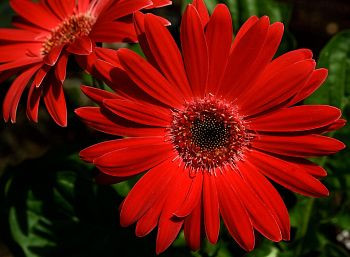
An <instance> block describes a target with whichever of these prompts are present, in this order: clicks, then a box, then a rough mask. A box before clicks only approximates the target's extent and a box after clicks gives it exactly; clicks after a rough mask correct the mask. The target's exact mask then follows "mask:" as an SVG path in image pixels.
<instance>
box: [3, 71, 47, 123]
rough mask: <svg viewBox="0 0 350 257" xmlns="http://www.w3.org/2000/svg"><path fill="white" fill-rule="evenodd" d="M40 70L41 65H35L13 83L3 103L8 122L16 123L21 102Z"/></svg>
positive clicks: (5, 118)
mask: <svg viewBox="0 0 350 257" xmlns="http://www.w3.org/2000/svg"><path fill="white" fill-rule="evenodd" d="M39 68H40V65H35V66H33V67H30V68H28V69H27V70H26V71H24V72H23V73H21V74H20V75H19V76H18V77H17V78H16V79H15V80H14V82H13V83H12V85H11V87H10V89H9V91H8V92H7V94H6V96H5V99H4V102H3V110H2V111H3V115H4V120H5V121H6V122H7V121H8V120H9V119H11V122H13V123H15V122H16V113H17V107H18V103H19V100H20V98H21V96H22V94H23V91H24V89H25V88H26V86H27V84H28V82H29V80H30V79H31V78H32V76H33V75H34V74H35V72H37V70H38V69H39Z"/></svg>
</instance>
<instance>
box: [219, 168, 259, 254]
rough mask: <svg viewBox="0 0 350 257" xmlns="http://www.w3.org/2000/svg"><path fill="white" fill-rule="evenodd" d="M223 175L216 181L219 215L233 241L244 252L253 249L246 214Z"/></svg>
mask: <svg viewBox="0 0 350 257" xmlns="http://www.w3.org/2000/svg"><path fill="white" fill-rule="evenodd" d="M226 179H227V178H226V175H225V174H219V175H218V176H217V179H216V185H217V188H220V190H218V195H219V203H220V213H221V216H222V218H223V220H224V223H225V225H226V227H227V229H228V231H229V232H230V234H231V236H232V237H233V238H234V239H235V241H236V242H237V243H238V244H239V245H240V246H241V247H242V248H243V249H245V250H247V251H251V250H253V249H254V244H255V237H254V230H253V226H252V223H251V221H250V219H249V216H248V213H247V211H246V209H245V208H244V206H243V205H242V203H241V201H240V200H239V198H238V196H237V194H236V193H235V192H234V191H233V190H232V188H231V186H230V184H229V182H228V181H227V180H226Z"/></svg>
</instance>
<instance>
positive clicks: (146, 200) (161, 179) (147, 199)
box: [120, 161, 178, 227]
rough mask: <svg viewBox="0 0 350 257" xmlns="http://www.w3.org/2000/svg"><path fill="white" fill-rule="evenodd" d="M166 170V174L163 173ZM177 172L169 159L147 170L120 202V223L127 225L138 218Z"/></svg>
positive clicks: (158, 196) (153, 202) (150, 205)
mask: <svg viewBox="0 0 350 257" xmlns="http://www.w3.org/2000/svg"><path fill="white" fill-rule="evenodd" d="M164 172H166V174H167V175H166V176H163V175H164ZM176 172H178V167H177V166H176V165H174V163H172V162H171V161H164V162H163V163H161V164H159V165H157V166H155V167H154V168H152V169H151V170H150V171H148V172H147V173H146V174H145V175H144V176H143V177H142V178H141V179H140V180H139V181H138V182H137V183H136V184H135V186H134V187H133V188H132V189H131V191H130V192H129V194H128V196H127V197H126V199H125V201H124V202H123V204H122V207H121V212H120V224H121V226H123V227H126V226H129V225H131V224H133V223H135V222H136V221H137V220H138V219H140V218H141V217H142V216H143V215H144V214H145V213H146V212H147V211H148V210H149V209H150V208H151V207H152V206H154V204H156V202H157V201H158V200H159V199H160V198H161V197H162V195H163V194H164V193H165V192H166V191H167V188H168V187H169V183H170V181H172V180H173V177H174V176H175V175H176Z"/></svg>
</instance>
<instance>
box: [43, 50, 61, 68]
mask: <svg viewBox="0 0 350 257" xmlns="http://www.w3.org/2000/svg"><path fill="white" fill-rule="evenodd" d="M63 47H64V45H60V46H56V47H53V48H52V49H51V50H50V52H49V53H48V54H47V55H46V56H45V57H44V62H45V63H46V64H47V65H50V66H54V65H55V64H56V62H57V60H58V58H59V57H60V56H61V53H62V50H63Z"/></svg>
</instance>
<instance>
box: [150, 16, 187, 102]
mask: <svg viewBox="0 0 350 257" xmlns="http://www.w3.org/2000/svg"><path fill="white" fill-rule="evenodd" d="M145 33H146V36H147V42H148V45H149V48H150V51H151V52H152V56H153V57H154V59H155V61H156V63H157V67H159V69H160V70H161V71H162V73H163V74H164V76H165V77H166V78H167V80H168V81H169V82H170V83H171V84H172V85H174V86H176V87H177V88H178V89H179V90H180V91H181V92H182V94H183V95H184V96H185V97H186V98H189V97H191V96H192V92H191V88H190V86H189V84H188V80H187V77H186V72H185V69H184V63H183V61H182V56H181V53H180V51H179V49H178V47H177V45H176V42H175V41H174V39H173V38H172V36H171V34H170V33H169V31H168V30H167V29H166V28H165V27H164V26H163V25H162V24H160V22H159V20H158V18H157V17H156V16H154V15H146V18H145ZM159 38H161V39H162V40H159Z"/></svg>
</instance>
